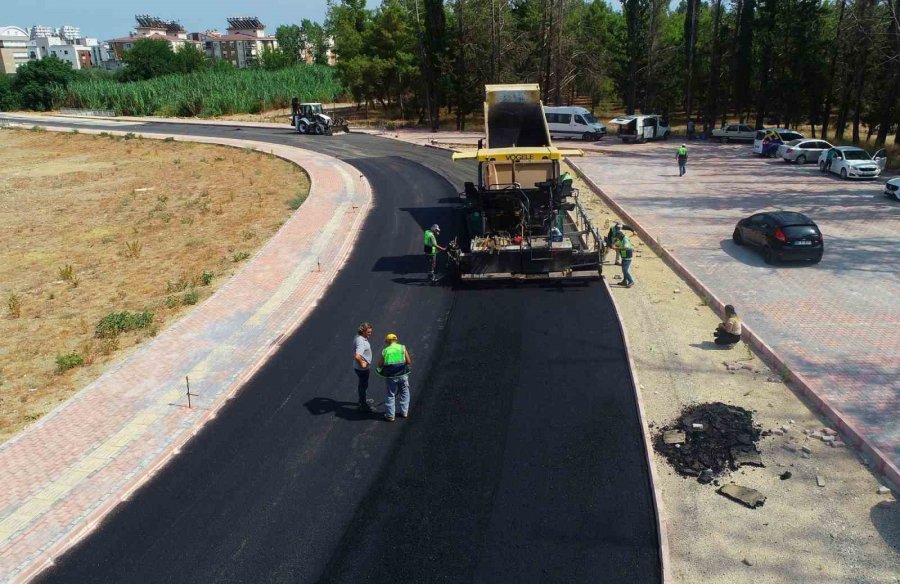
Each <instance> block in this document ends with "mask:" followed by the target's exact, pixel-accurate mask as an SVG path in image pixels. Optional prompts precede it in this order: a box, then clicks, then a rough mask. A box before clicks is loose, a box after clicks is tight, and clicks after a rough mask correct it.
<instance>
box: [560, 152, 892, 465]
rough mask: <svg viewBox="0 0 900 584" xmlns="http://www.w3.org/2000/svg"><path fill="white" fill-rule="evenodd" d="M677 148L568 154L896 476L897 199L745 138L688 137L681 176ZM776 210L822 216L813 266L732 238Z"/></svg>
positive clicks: (818, 218) (879, 186) (870, 185)
mask: <svg viewBox="0 0 900 584" xmlns="http://www.w3.org/2000/svg"><path fill="white" fill-rule="evenodd" d="M676 146H677V145H676V144H672V143H669V144H659V143H657V144H643V145H634V146H630V145H629V146H624V145H620V144H614V143H610V144H608V145H605V146H604V147H603V148H602V150H601V152H600V153H599V155H596V156H588V157H585V158H582V159H579V160H577V161H573V162H574V163H575V164H576V165H577V167H578V168H579V169H580V170H581V171H582V172H583V173H584V174H585V175H587V176H588V177H590V178H591V179H592V180H593V182H595V183H596V184H597V185H598V186H599V187H600V188H601V189H602V190H603V192H604V193H605V194H606V195H607V196H608V197H609V198H611V199H612V200H613V201H615V202H616V203H617V204H618V205H620V206H621V207H622V208H623V209H624V210H625V211H627V213H628V214H629V215H631V216H632V217H633V218H634V219H635V220H636V221H637V222H638V223H639V224H640V225H641V226H642V227H643V228H644V230H645V231H646V232H647V233H648V234H649V235H651V236H652V237H653V238H655V239H656V240H657V241H658V242H659V243H660V244H661V245H662V246H663V247H664V248H666V249H667V250H668V251H669V253H670V254H671V255H672V256H674V258H675V259H676V260H677V261H679V262H680V263H681V264H682V265H683V266H684V267H685V268H687V270H689V271H690V272H691V273H692V274H693V275H694V276H696V277H697V278H699V280H700V281H702V283H703V284H704V285H705V286H706V287H707V288H708V289H709V290H710V291H711V292H712V293H713V294H715V295H716V296H717V297H718V298H719V299H721V300H722V301H723V302H727V303H730V304H734V305H735V306H736V307H737V308H738V311H739V313H740V314H741V316H742V317H743V319H744V320H745V322H747V324H748V326H750V327H751V328H752V330H753V331H754V332H755V333H756V334H757V335H758V337H759V338H761V339H762V340H763V341H764V342H765V343H766V344H768V345H769V346H770V347H771V348H772V349H773V350H774V352H775V353H776V354H777V355H779V356H780V357H781V358H782V360H783V361H784V362H785V363H786V364H787V365H788V366H789V367H790V369H791V370H792V371H794V372H796V373H799V374H800V375H802V376H803V377H804V378H805V379H806V380H807V381H808V383H809V385H810V386H811V388H812V389H813V390H814V391H815V393H816V394H817V395H818V396H820V397H821V398H822V399H824V400H825V401H826V402H827V403H828V404H829V405H830V406H832V407H833V408H834V409H836V410H837V411H838V412H840V413H841V415H842V416H843V417H844V418H845V419H847V420H848V421H849V422H850V423H851V424H852V425H853V427H855V428H856V430H857V431H859V433H860V434H862V435H863V436H864V437H865V438H866V439H867V440H869V442H870V443H871V444H873V445H874V446H875V447H876V448H877V449H879V450H880V451H881V452H882V453H883V455H884V457H885V458H886V459H887V461H888V463H889V464H892V465H893V467H894V468H893V469H890V468H882V470H883V471H887V474H888V475H889V476H891V475H893V476H894V477H896V468H897V467H898V466H900V416H898V412H900V344H898V343H897V340H896V331H897V330H898V327H900V262H898V261H897V258H898V257H900V242H898V239H897V233H900V206H898V205H897V204H896V203H895V202H891V201H888V200H887V199H885V198H883V197H882V196H881V190H882V189H883V187H882V183H883V179H881V180H880V181H878V182H877V183H875V184H873V183H872V182H847V181H840V180H839V179H836V178H831V177H827V176H824V175H822V174H820V173H819V171H818V169H817V168H815V166H814V165H811V164H810V165H806V166H798V165H787V164H784V163H783V162H781V161H775V160H764V159H759V158H756V157H754V156H753V155H752V154H751V153H750V150H751V149H750V146H748V145H740V146H732V145H723V146H719V145H712V144H702V145H701V144H689V145H688V146H689V161H688V173H687V175H685V176H684V177H683V178H679V176H678V168H677V165H676V163H675V154H674V153H675V148H676ZM775 209H785V210H792V211H800V212H802V213H805V214H807V215H809V216H810V217H812V218H813V220H815V221H816V222H817V223H818V225H819V227H820V228H821V230H822V232H823V234H824V238H825V256H824V259H823V260H822V262H821V263H820V264H818V265H804V264H790V265H787V264H780V265H774V266H769V265H766V264H765V262H764V261H763V260H762V259H761V256H760V255H759V253H758V252H756V251H755V250H752V249H748V248H746V247H739V246H737V245H736V244H735V243H734V242H733V241H732V239H731V233H732V231H733V229H734V226H735V224H736V223H737V221H738V220H739V219H741V218H744V217H747V216H749V215H751V214H753V213H755V212H758V211H763V210H775ZM638 270H639V264H638ZM637 280H638V285H640V282H639V280H640V275H639V272H638V275H637ZM702 340H703V339H698V341H702ZM723 358H725V359H727V358H728V357H727V355H725V354H723ZM873 462H874V461H873ZM895 480H896V479H895Z"/></svg>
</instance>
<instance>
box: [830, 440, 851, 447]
mask: <svg viewBox="0 0 900 584" xmlns="http://www.w3.org/2000/svg"><path fill="white" fill-rule="evenodd" d="M829 444H831V447H832V448H843V447H844V446H846V445H847V444H846V443H845V442H844V441H842V440H835V441H834V442H829Z"/></svg>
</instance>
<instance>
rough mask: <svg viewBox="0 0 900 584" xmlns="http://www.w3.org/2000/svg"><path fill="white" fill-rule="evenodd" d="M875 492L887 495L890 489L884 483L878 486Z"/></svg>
mask: <svg viewBox="0 0 900 584" xmlns="http://www.w3.org/2000/svg"><path fill="white" fill-rule="evenodd" d="M876 492H877V493H878V494H879V495H887V494H888V493H890V492H891V490H890V489H889V488H887V487H885V486H884V485H881V486H879V487H878V490H877V491H876Z"/></svg>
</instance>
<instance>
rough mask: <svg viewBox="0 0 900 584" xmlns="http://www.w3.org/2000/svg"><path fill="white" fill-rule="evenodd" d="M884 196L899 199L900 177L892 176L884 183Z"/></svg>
mask: <svg viewBox="0 0 900 584" xmlns="http://www.w3.org/2000/svg"><path fill="white" fill-rule="evenodd" d="M884 196H885V197H890V198H892V199H897V200H898V201H900V178H892V179H891V180H889V181H887V182H886V183H885V185H884Z"/></svg>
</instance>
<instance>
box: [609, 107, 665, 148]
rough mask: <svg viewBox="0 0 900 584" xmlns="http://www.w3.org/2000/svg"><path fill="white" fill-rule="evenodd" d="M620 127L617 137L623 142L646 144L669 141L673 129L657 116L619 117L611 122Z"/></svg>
mask: <svg viewBox="0 0 900 584" xmlns="http://www.w3.org/2000/svg"><path fill="white" fill-rule="evenodd" d="M609 123H610V124H614V125H616V126H618V130H617V131H616V135H617V136H618V137H619V138H621V139H622V142H629V141H632V142H645V141H647V140H668V139H669V136H670V135H671V134H672V129H671V128H670V127H669V125H668V124H666V123H663V120H662V117H661V116H658V115H655V114H647V115H629V116H619V117H617V118H616V119H614V120H610V121H609Z"/></svg>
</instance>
